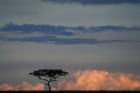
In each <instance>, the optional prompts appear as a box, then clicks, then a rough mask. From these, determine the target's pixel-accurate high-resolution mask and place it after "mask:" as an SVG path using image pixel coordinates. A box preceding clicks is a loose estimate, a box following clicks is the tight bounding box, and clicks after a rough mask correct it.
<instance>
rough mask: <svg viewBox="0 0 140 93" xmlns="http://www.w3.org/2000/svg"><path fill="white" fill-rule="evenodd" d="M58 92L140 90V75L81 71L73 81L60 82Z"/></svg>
mask: <svg viewBox="0 0 140 93" xmlns="http://www.w3.org/2000/svg"><path fill="white" fill-rule="evenodd" d="M57 89H58V90H140V75H137V76H136V75H132V74H126V73H115V72H114V73H110V72H108V71H101V70H84V71H82V70H79V71H77V72H75V73H74V75H73V79H71V80H67V81H66V80H63V81H60V82H59V83H58V85H57Z"/></svg>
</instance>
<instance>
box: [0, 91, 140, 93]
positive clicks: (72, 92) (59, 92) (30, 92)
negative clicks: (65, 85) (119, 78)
mask: <svg viewBox="0 0 140 93" xmlns="http://www.w3.org/2000/svg"><path fill="white" fill-rule="evenodd" d="M49 92H51V93H140V91H0V93H49Z"/></svg>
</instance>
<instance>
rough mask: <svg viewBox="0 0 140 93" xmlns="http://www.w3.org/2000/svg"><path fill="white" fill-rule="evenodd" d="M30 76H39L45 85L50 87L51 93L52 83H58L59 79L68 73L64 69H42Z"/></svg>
mask: <svg viewBox="0 0 140 93" xmlns="http://www.w3.org/2000/svg"><path fill="white" fill-rule="evenodd" d="M29 74H30V75H33V76H37V77H38V78H39V79H40V80H43V81H45V83H44V84H45V85H47V86H48V88H49V91H51V86H50V83H51V82H53V81H57V78H59V77H60V76H65V75H67V74H68V72H66V71H63V70H62V69H40V70H36V71H33V72H32V73H29Z"/></svg>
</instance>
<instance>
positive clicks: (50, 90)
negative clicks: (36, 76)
mask: <svg viewBox="0 0 140 93" xmlns="http://www.w3.org/2000/svg"><path fill="white" fill-rule="evenodd" d="M48 88H49V91H51V86H50V83H48Z"/></svg>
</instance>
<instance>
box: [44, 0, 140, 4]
mask: <svg viewBox="0 0 140 93" xmlns="http://www.w3.org/2000/svg"><path fill="white" fill-rule="evenodd" d="M42 1H48V2H53V3H60V4H65V3H79V4H82V5H103V4H140V0H42Z"/></svg>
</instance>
